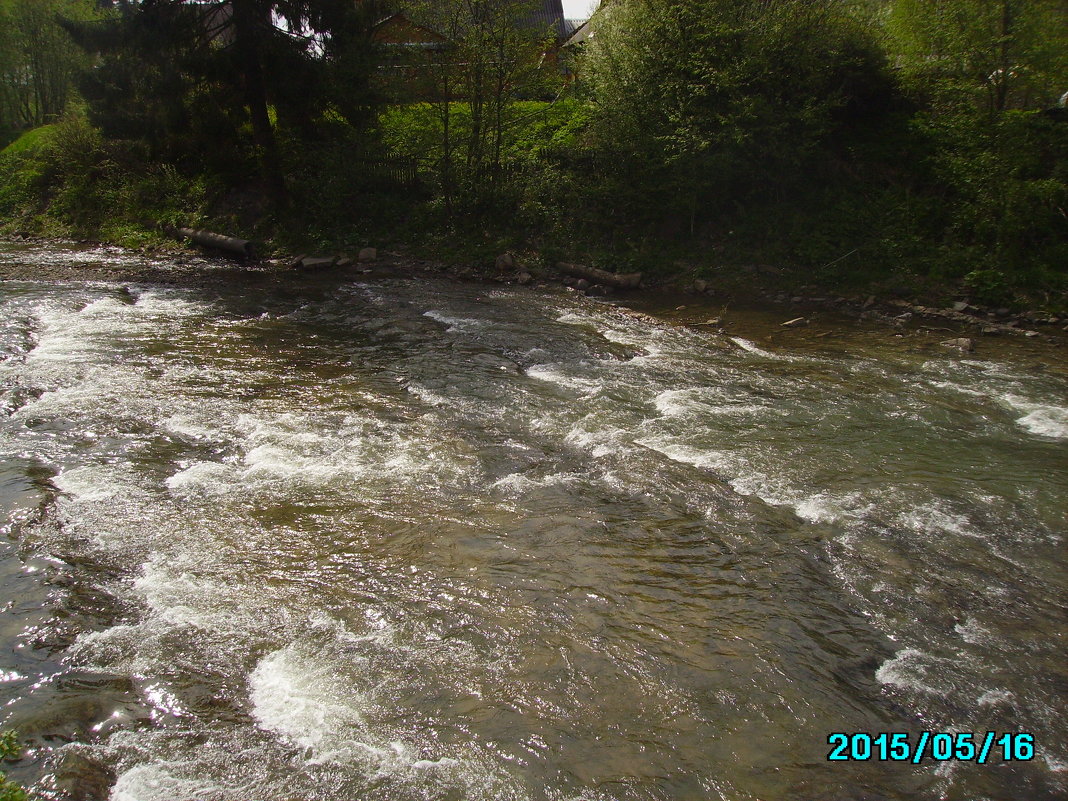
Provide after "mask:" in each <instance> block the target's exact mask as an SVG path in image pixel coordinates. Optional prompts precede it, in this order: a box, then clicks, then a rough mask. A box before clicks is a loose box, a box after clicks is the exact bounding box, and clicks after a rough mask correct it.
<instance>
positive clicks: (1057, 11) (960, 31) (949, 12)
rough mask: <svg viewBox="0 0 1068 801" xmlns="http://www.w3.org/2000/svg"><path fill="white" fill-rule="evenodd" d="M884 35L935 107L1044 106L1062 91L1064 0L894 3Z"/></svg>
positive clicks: (1066, 44)
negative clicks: (888, 37)
mask: <svg viewBox="0 0 1068 801" xmlns="http://www.w3.org/2000/svg"><path fill="white" fill-rule="evenodd" d="M887 30H888V32H889V34H890V37H891V38H890V44H891V48H892V50H893V52H894V54H895V57H896V60H897V62H898V63H899V64H900V65H901V68H902V71H903V73H904V75H905V77H906V79H907V80H908V82H909V84H910V86H911V88H912V90H913V91H914V92H915V93H916V94H917V95H918V96H921V97H923V98H925V100H926V101H927V102H928V103H929V104H930V105H931V106H932V107H933V108H934V109H935V110H957V111H961V110H982V111H987V112H1000V111H1005V110H1007V109H1041V108H1048V107H1049V106H1052V105H1053V103H1054V101H1056V99H1057V97H1058V96H1059V95H1060V94H1061V92H1063V91H1064V90H1065V88H1066V86H1068V4H1066V3H1065V2H1064V0H894V2H892V3H891V7H890V14H889V17H888V22H887Z"/></svg>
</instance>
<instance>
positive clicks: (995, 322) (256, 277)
mask: <svg viewBox="0 0 1068 801" xmlns="http://www.w3.org/2000/svg"><path fill="white" fill-rule="evenodd" d="M0 244H3V245H4V247H5V248H6V250H7V252H6V253H5V255H4V261H3V262H2V263H0V280H32V281H57V282H64V281H108V282H118V283H142V284H158V285H162V286H180V287H193V288H223V287H227V288H233V287H235V286H244V287H249V288H263V289H268V288H283V287H285V288H291V289H292V290H293V291H300V292H308V291H313V292H326V291H329V289H330V288H331V287H334V286H336V285H337V284H338V283H339V282H343V281H351V280H360V279H373V278H385V277H406V278H434V277H438V278H447V279H450V280H454V281H462V282H485V283H489V284H501V285H516V286H523V287H529V288H530V289H532V290H548V291H552V290H556V291H566V292H576V293H580V294H585V295H587V296H590V297H591V298H595V299H601V300H608V299H610V300H611V301H612V302H613V303H614V304H615V305H618V306H620V307H621V308H630V309H633V310H634V311H636V312H646V313H649V314H652V315H654V316H656V317H657V318H659V319H663V320H666V321H669V322H672V323H674V324H677V325H689V326H695V327H699V328H705V329H707V330H719V331H722V330H725V329H727V328H729V326H730V311H731V310H739V309H745V310H749V311H764V312H766V313H767V314H768V315H769V321H768V324H769V326H771V327H772V328H774V327H776V326H779V327H782V328H783V329H802V328H807V327H810V326H815V327H816V328H820V327H821V326H822V327H823V328H826V326H827V325H834V324H845V323H849V322H865V323H870V324H874V325H878V326H881V327H884V328H886V329H888V330H890V331H892V332H895V333H900V332H916V333H921V334H945V338H946V339H947V340H948V339H958V340H959V339H962V338H963V339H967V340H969V342H963V341H962V342H958V343H956V344H955V345H953V347H963V348H965V349H966V350H970V349H974V347H975V342H976V341H977V340H979V339H980V338H982V339H987V338H994V337H1012V338H1016V337H1019V338H1026V339H1028V340H1033V341H1037V342H1043V343H1048V344H1052V345H1056V346H1060V347H1063V346H1064V345H1065V344H1068V318H1061V317H1058V316H1056V315H1053V314H1049V313H1045V312H1040V311H1025V312H1012V311H1011V310H1009V309H1007V308H1000V309H990V308H985V307H981V306H977V305H973V304H971V303H969V302H967V301H956V302H954V304H953V306H951V307H940V306H935V305H929V304H928V303H922V302H920V301H919V300H917V299H914V298H901V297H889V298H887V297H883V298H879V297H876V296H875V295H872V294H869V295H866V296H863V295H850V296H837V295H830V296H829V295H819V294H817V295H812V294H808V295H803V294H796V293H795V292H793V291H791V292H785V291H782V290H781V289H780V288H778V287H777V286H776V285H775V283H776V282H775V281H774V280H773V279H774V278H775V277H776V275H777V274H776V273H773V272H771V271H770V270H769V269H765V270H763V271H761V270H757V269H753V270H752V271H750V272H749V273H748V274H749V275H750V276H751V278H750V280H749V282H748V283H747V284H743V283H741V282H740V281H739V280H737V276H730V277H725V279H724V281H723V282H722V283H721V284H713V283H712V282H709V281H707V280H703V279H696V280H694V279H688V278H683V277H669V278H667V279H662V280H661V281H660V283H659V284H657V283H654V284H653V285H652V286H648V285H646V284H645V283H643V285H642V287H641V288H639V289H633V290H619V289H615V288H613V287H609V286H602V285H599V284H591V283H590V282H589V281H587V280H584V279H576V278H575V277H574V276H571V275H568V274H566V273H563V272H561V271H560V270H557V269H554V268H553V267H551V266H545V265H542V264H539V263H537V261H536V260H535V259H533V258H530V257H528V258H525V259H524V258H518V259H517V258H515V257H513V256H512V255H511V254H505V256H504V257H503V258H499V259H497V260H496V262H495V264H494V265H493V266H486V265H485V264H480V263H460V264H456V263H451V264H450V263H447V262H445V261H436V260H432V259H427V258H421V257H419V256H417V255H412V254H411V253H408V252H405V251H393V250H379V251H375V253H374V257H373V259H371V260H367V261H359V260H358V259H357V258H356V256H357V255H358V254H353V256H351V257H350V256H345V255H342V256H340V257H330V258H323V259H317V258H314V257H313V258H308V257H304V256H302V255H297V256H284V257H279V258H267V259H262V260H255V261H247V262H246V261H239V260H233V259H225V258H222V257H220V256H218V255H215V254H211V253H206V252H204V251H201V250H197V249H190V248H188V247H184V246H182V245H180V244H177V243H174V244H168V245H165V246H153V247H150V248H143V249H140V250H130V249H126V248H122V247H119V246H117V245H109V244H102V243H99V242H88V241H82V242H76V243H75V242H70V241H63V240H50V239H37V238H21V239H18V240H14V241H10V242H6V243H0ZM56 245H59V246H61V247H63V248H64V253H68V252H69V251H68V250H66V249H67V248H71V247H72V246H73V248H74V251H75V252H77V253H78V254H80V255H79V257H78V258H77V259H75V260H70V259H62V260H51V259H49V258H46V257H43V256H42V254H47V253H49V252H51V250H52V249H53V248H54V247H55V246H56ZM19 252H24V253H26V254H27V257H26V259H25V260H23V261H21V262H20V261H19V259H18V258H14V257H13V256H12V254H17V253H19ZM302 258H303V259H304V261H305V263H309V264H315V263H316V262H318V263H319V266H316V267H314V268H310V269H309V268H305V267H303V266H302V265H301V261H302ZM776 315H777V316H778V317H780V318H782V319H781V320H780V321H779V322H778V323H775V322H774V321H773V320H772V319H771V318H774V317H775V316H776ZM821 330H822V329H821ZM824 335H826V334H824Z"/></svg>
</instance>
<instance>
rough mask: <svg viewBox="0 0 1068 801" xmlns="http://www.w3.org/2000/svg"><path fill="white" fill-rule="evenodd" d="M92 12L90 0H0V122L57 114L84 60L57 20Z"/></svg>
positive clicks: (36, 121) (22, 122)
mask: <svg viewBox="0 0 1068 801" xmlns="http://www.w3.org/2000/svg"><path fill="white" fill-rule="evenodd" d="M96 14H97V12H96V9H95V4H94V3H92V2H89V0H0V127H4V126H18V127H28V126H33V125H41V124H42V123H44V122H51V121H53V120H55V119H57V118H58V117H59V116H60V115H62V114H63V112H64V111H65V110H66V107H67V103H68V102H69V101H70V100H71V99H72V97H73V94H74V92H73V87H74V77H75V74H76V72H77V71H78V70H79V69H82V68H83V67H84V66H85V65H86V59H85V56H84V54H82V53H81V52H80V51H79V50H78V48H76V47H74V44H73V42H71V40H70V37H69V36H68V35H67V33H66V31H65V30H64V29H63V27H62V26H61V24H60V20H61V19H79V20H86V19H91V18H93V17H95V16H96Z"/></svg>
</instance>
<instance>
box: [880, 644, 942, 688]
mask: <svg viewBox="0 0 1068 801" xmlns="http://www.w3.org/2000/svg"><path fill="white" fill-rule="evenodd" d="M933 660H934V657H932V656H931V655H930V654H927V653H925V652H923V651H921V650H919V649H917V648H905V649H904V650H901V651H898V652H897V653H896V654H894V656H892V657H891V658H890V659H887V660H886V661H885V662H883V664H882V665H880V667H879V669H878V670H876V671H875V679H876V680H877V681H878V682H879V683H880V684H887V685H890V686H892V687H898V688H900V689H903V690H912V691H915V692H924V693H935V694H938V693H939V690H938V689H936V688H935V687H932V686H931V684H929V683H928V682H929V681H930V676H929V670H930V667H931V662H932V661H933Z"/></svg>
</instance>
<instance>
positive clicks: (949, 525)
mask: <svg viewBox="0 0 1068 801" xmlns="http://www.w3.org/2000/svg"><path fill="white" fill-rule="evenodd" d="M896 519H897V522H898V524H899V525H902V526H904V527H906V528H908V529H910V530H912V531H915V532H917V533H919V534H959V535H961V536H964V537H973V538H977V537H981V534H980V533H979V532H978V531H977V530H976V528H975V526H973V525H972V522H971V520H969V519H968V517H967V516H966V515H962V514H957V513H955V512H951V511H947V510H946V509H945V508H944V507H943V506H942V505H941V504H940V503H939V502H938V501H933V502H931V503H926V504H919V505H917V506H914V507H913V508H911V509H907V510H904V511H902V512H900V513H898V515H897V518H896Z"/></svg>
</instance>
